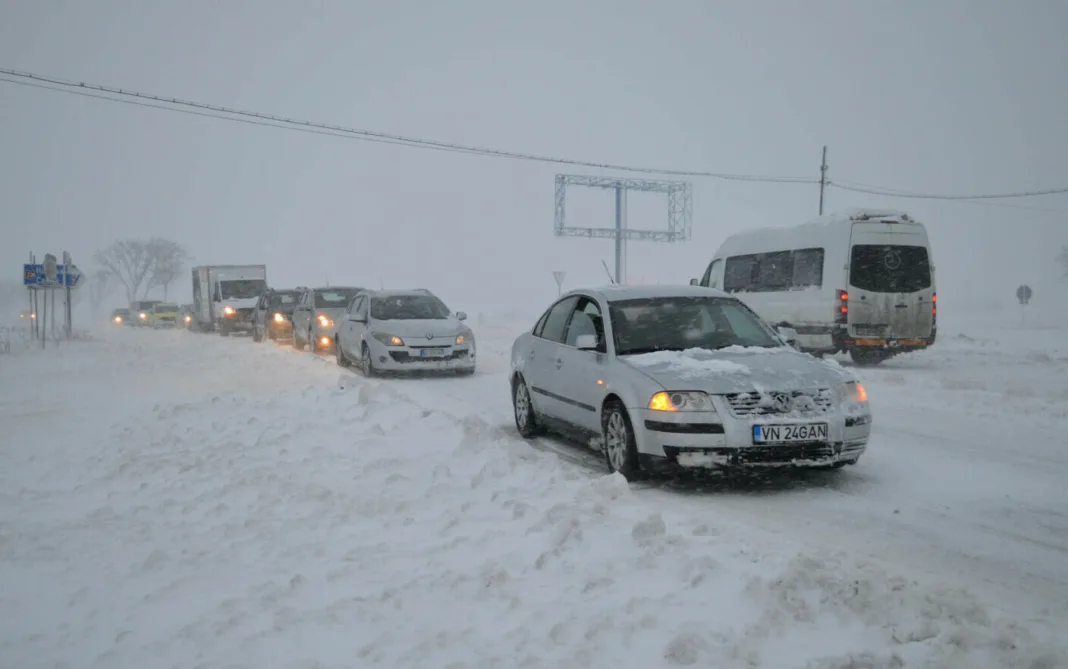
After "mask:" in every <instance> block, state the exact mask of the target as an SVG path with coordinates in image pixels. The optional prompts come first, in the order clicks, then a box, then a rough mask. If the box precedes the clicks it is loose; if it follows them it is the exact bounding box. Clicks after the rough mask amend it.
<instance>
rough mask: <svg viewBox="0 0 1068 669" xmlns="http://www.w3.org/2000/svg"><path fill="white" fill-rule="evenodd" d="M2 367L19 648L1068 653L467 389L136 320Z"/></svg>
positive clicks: (326, 657) (2, 561) (779, 663)
mask: <svg viewBox="0 0 1068 669" xmlns="http://www.w3.org/2000/svg"><path fill="white" fill-rule="evenodd" d="M505 330H508V329H507V328H505ZM509 331H510V330H509ZM507 348H508V346H507V342H505V341H502V342H498V343H494V344H491V345H488V346H486V347H485V348H484V349H482V350H483V351H492V350H496V351H499V353H500V354H501V355H505V352H506V351H507ZM6 362H7V364H5V365H4V367H3V368H0V426H2V428H0V429H2V430H3V432H2V433H0V435H2V437H3V438H2V441H0V443H2V446H0V457H2V458H3V462H4V467H3V468H2V469H0V615H2V617H3V620H4V621H5V624H4V625H3V627H2V631H0V658H3V662H2V664H3V665H4V666H11V667H19V669H31V668H34V667H55V666H69V667H101V668H103V667H106V668H108V669H124V668H127V667H128V668H131V669H133V668H136V669H143V668H144V667H249V668H256V669H264V668H269V667H372V666H380V667H389V668H391V669H392V668H398V667H442V668H451V669H461V668H475V667H509V668H511V667H524V668H529V669H535V668H540V667H544V668H547V669H548V668H550V667H551V668H556V667H588V668H598V667H606V668H607V667H621V666H623V667H643V668H644V667H661V666H664V667H670V666H714V667H726V668H738V669H741V668H746V669H753V668H759V667H767V668H769V669H789V668H792V667H798V668H802V667H803V668H806V669H843V668H845V667H852V668H857V669H860V668H867V667H870V668H882V669H888V668H896V667H912V666H929V667H939V668H942V669H949V668H954V667H960V668H962V669H963V668H967V669H977V668H980V667H992V668H993V667H996V668H998V669H1008V668H1020V669H1023V668H1028V669H1039V668H1046V667H1050V668H1051V667H1056V666H1061V665H1059V664H1058V662H1064V661H1065V656H1064V655H1060V654H1058V652H1060V651H1058V649H1057V648H1055V647H1053V646H1051V645H1049V644H1048V643H1046V642H1044V640H1043V638H1042V637H1043V635H1042V634H1041V633H1040V630H1041V629H1042V628H1041V627H1038V626H1030V625H1029V624H1028V622H1027V621H1018V620H1013V619H1009V618H1006V617H1003V616H1001V615H1000V614H999V613H998V611H997V610H994V609H991V608H990V607H989V604H984V603H982V602H980V601H978V600H977V599H976V598H975V597H973V596H972V595H971V594H969V593H968V592H966V591H963V590H960V589H955V588H952V587H947V586H944V585H940V584H938V583H932V582H925V581H924V580H923V579H920V578H918V577H914V576H910V575H908V574H905V575H902V574H897V573H894V572H893V570H892V569H890V568H888V567H887V566H886V565H884V564H880V563H877V562H875V561H874V560H860V559H858V558H856V557H853V556H852V555H850V554H846V553H842V552H838V551H834V550H829V549H828V550H814V549H811V548H808V547H802V546H801V545H799V544H795V543H792V542H791V541H790V540H789V539H788V538H786V537H783V536H778V535H776V534H774V533H770V532H767V531H762V530H758V529H755V528H753V527H752V526H751V525H750V524H749V523H747V522H744V521H742V520H738V519H732V517H731V515H730V514H729V513H718V512H717V511H716V505H715V504H714V500H713V502H712V503H709V504H706V505H703V506H701V507H700V508H697V507H696V506H695V505H693V504H689V503H681V502H680V503H674V504H673V503H663V499H664V496H663V495H658V496H656V497H655V498H648V497H644V496H643V495H641V494H639V493H640V491H639V490H638V489H637V488H636V487H634V486H630V485H628V484H627V482H626V481H624V480H623V479H622V478H621V477H619V476H603V475H599V474H592V473H590V472H589V471H587V470H585V469H582V468H578V467H576V466H574V465H573V464H571V463H568V462H564V461H562V460H560V459H559V458H558V457H556V456H555V455H553V454H550V453H545V452H542V451H539V450H536V449H533V448H531V447H530V446H529V445H528V444H527V443H525V442H523V441H521V440H519V439H518V438H516V437H514V436H513V433H512V430H511V428H510V427H509V426H507V425H502V424H499V423H494V422H493V421H490V420H486V419H485V418H483V417H480V416H478V415H475V414H471V413H467V414H464V413H461V412H458V411H456V410H454V409H452V407H453V406H455V404H454V403H452V402H450V401H448V398H447V397H446V396H447V395H449V394H456V393H458V392H461V390H460V388H461V386H457V385H453V384H454V381H453V380H442V381H441V383H440V388H441V391H440V392H441V393H442V396H443V399H442V401H441V403H439V404H434V403H428V402H427V401H426V399H425V397H424V398H422V399H419V400H418V401H416V399H413V398H412V397H411V396H409V395H408V394H407V392H406V388H405V384H406V381H405V380H404V379H401V380H396V381H393V380H366V379H363V378H360V377H359V376H358V375H354V374H350V373H347V372H341V371H338V370H337V369H336V368H334V367H330V366H328V365H326V364H323V363H322V361H320V360H316V359H314V357H313V356H310V355H308V354H296V353H292V352H290V351H289V350H287V349H285V348H280V347H275V346H274V345H271V344H263V345H259V344H256V345H254V344H250V343H247V340H244V339H226V340H224V339H221V338H218V337H210V336H203V335H193V334H190V333H185V332H148V331H131V330H125V329H124V330H116V331H113V332H110V333H107V334H103V335H101V340H100V341H96V342H83V343H79V344H78V345H77V346H67V347H64V348H62V349H61V350H60V351H57V352H53V353H50V354H45V353H43V352H42V353H33V354H26V355H21V356H12V357H11V358H9V359H8V360H7V361H6ZM485 362H486V363H487V364H488V365H489V367H490V368H497V367H499V368H501V369H505V368H506V358H502V359H501V360H498V361H494V360H488V361H485ZM480 364H481V363H480ZM502 378H503V377H502ZM420 387H426V386H425V385H423V386H420ZM501 393H507V385H506V384H503V385H502V386H501ZM1029 628H1030V629H1029Z"/></svg>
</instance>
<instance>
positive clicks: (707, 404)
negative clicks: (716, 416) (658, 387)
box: [649, 390, 716, 411]
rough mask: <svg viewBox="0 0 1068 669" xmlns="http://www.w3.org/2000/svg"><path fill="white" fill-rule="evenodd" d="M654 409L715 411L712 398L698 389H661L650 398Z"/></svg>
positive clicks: (651, 407)
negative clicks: (676, 390) (675, 390)
mask: <svg viewBox="0 0 1068 669" xmlns="http://www.w3.org/2000/svg"><path fill="white" fill-rule="evenodd" d="M649 408H650V409H651V410H652V411H715V410H716V408H715V407H714V406H712V398H711V397H709V396H708V395H707V394H706V393H702V392H700V391H696V390H687V391H678V392H666V391H660V392H658V393H657V394H655V395H653V396H652V398H650V400H649Z"/></svg>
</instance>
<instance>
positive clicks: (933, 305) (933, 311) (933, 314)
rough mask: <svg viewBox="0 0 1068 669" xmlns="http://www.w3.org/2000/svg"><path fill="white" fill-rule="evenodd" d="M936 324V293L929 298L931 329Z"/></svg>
mask: <svg viewBox="0 0 1068 669" xmlns="http://www.w3.org/2000/svg"><path fill="white" fill-rule="evenodd" d="M937 322H938V293H935V294H934V295H932V296H931V327H934V326H935V324H936V323H937Z"/></svg>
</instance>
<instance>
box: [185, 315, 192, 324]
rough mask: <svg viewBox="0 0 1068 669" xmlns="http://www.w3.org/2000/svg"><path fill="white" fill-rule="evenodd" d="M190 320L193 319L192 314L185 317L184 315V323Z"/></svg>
mask: <svg viewBox="0 0 1068 669" xmlns="http://www.w3.org/2000/svg"><path fill="white" fill-rule="evenodd" d="M192 320H193V317H192V316H186V317H185V322H186V323H188V322H190V321H192Z"/></svg>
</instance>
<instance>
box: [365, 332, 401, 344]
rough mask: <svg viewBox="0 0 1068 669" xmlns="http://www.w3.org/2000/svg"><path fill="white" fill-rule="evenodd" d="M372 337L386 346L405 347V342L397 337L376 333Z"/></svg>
mask: <svg viewBox="0 0 1068 669" xmlns="http://www.w3.org/2000/svg"><path fill="white" fill-rule="evenodd" d="M371 336H373V337H374V338H375V339H377V340H378V341H380V342H382V343H383V344H385V345H386V346H404V340H403V339H401V338H400V337H398V336H397V335H391V334H384V333H382V332H376V333H374V334H373V335H371Z"/></svg>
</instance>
